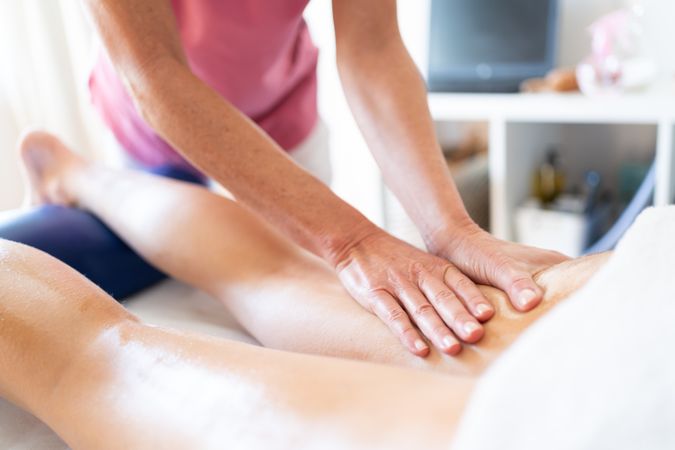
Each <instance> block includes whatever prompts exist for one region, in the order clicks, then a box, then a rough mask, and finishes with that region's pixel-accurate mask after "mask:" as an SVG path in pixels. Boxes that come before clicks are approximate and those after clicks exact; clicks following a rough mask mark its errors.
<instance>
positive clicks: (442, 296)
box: [434, 289, 457, 303]
mask: <svg viewBox="0 0 675 450" xmlns="http://www.w3.org/2000/svg"><path fill="white" fill-rule="evenodd" d="M434 298H435V299H436V301H437V302H439V303H440V302H451V301H455V300H457V296H456V295H455V294H454V293H453V292H452V291H451V290H450V289H443V290H442V291H438V292H437V293H436V295H435V296H434Z"/></svg>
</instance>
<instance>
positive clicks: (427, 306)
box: [396, 284, 462, 355]
mask: <svg viewBox="0 0 675 450" xmlns="http://www.w3.org/2000/svg"><path fill="white" fill-rule="evenodd" d="M396 294H397V295H398V298H399V300H400V301H401V303H402V304H403V306H404V307H405V309H406V310H407V311H408V313H409V314H410V317H411V318H412V320H413V322H415V323H416V324H417V326H418V327H419V329H420V330H421V331H422V333H423V334H424V335H425V336H426V337H427V338H429V339H430V340H431V342H432V343H433V344H434V345H435V346H436V347H438V348H439V349H440V350H441V351H442V352H444V353H447V354H449V355H456V354H457V353H459V351H460V350H461V349H462V346H461V344H460V343H459V341H458V340H457V338H455V336H454V335H453V334H452V332H451V331H450V329H449V328H448V327H447V325H446V324H445V323H444V322H443V320H442V319H441V318H440V316H439V315H438V313H437V312H436V310H435V309H434V307H433V306H432V305H431V303H429V301H428V300H427V299H426V298H425V297H424V295H422V292H420V290H419V288H417V287H415V286H413V285H412V284H405V285H403V286H401V287H400V288H399V289H398V291H397V292H396Z"/></svg>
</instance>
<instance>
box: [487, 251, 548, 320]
mask: <svg viewBox="0 0 675 450" xmlns="http://www.w3.org/2000/svg"><path fill="white" fill-rule="evenodd" d="M500 267H501V268H500V270H499V272H498V273H497V274H496V278H497V279H496V280H495V281H496V283H495V285H496V287H498V288H499V289H501V290H502V291H504V292H506V294H507V295H508V296H509V300H510V301H511V304H512V305H513V306H514V307H515V308H516V309H517V310H519V311H523V312H524V311H529V310H531V309H532V308H534V307H535V306H537V305H538V304H539V303H540V302H541V299H542V297H543V291H542V290H541V288H540V287H539V286H537V283H535V282H534V280H533V279H532V276H531V275H530V274H529V273H528V272H526V271H524V270H519V269H516V268H514V267H513V264H512V263H511V264H502V265H501V266H500Z"/></svg>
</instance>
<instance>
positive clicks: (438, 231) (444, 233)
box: [422, 214, 483, 256]
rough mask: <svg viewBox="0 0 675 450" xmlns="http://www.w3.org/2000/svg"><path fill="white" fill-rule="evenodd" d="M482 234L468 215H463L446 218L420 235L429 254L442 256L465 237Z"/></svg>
mask: <svg viewBox="0 0 675 450" xmlns="http://www.w3.org/2000/svg"><path fill="white" fill-rule="evenodd" d="M482 232H483V230H482V229H481V228H480V227H479V226H478V224H476V222H474V221H473V219H471V217H470V216H469V215H468V214H464V215H460V216H455V217H450V218H446V219H445V220H443V221H441V222H439V223H437V224H436V225H435V226H433V227H429V228H428V229H427V230H425V231H424V232H423V233H422V238H423V239H424V243H425V245H426V247H427V249H428V250H429V251H430V252H431V253H433V254H435V255H441V256H443V255H444V254H446V253H448V252H449V251H451V249H452V248H453V247H454V246H456V245H458V243H459V242H460V241H461V240H463V239H464V238H466V237H467V236H472V235H475V234H478V233H482Z"/></svg>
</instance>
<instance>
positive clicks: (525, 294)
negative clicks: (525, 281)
mask: <svg viewBox="0 0 675 450" xmlns="http://www.w3.org/2000/svg"><path fill="white" fill-rule="evenodd" d="M536 297H537V293H536V292H534V291H533V290H532V289H523V290H522V291H520V294H518V306H520V307H521V308H527V307H528V306H530V305H531V304H532V302H533V301H534V299H535V298H536Z"/></svg>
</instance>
